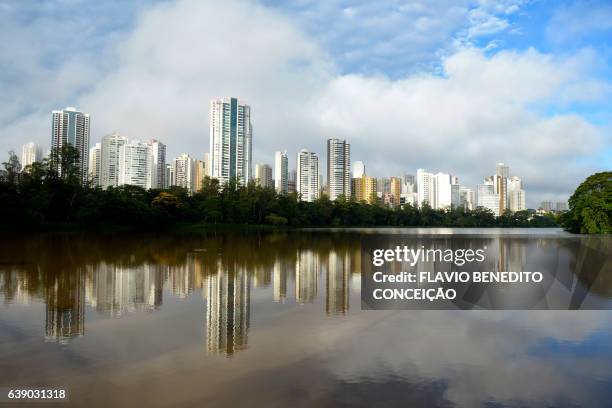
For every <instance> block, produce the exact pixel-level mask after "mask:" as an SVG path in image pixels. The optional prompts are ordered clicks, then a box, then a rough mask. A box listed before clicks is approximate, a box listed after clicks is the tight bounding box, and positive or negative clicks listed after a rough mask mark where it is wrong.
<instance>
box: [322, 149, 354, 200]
mask: <svg viewBox="0 0 612 408" xmlns="http://www.w3.org/2000/svg"><path fill="white" fill-rule="evenodd" d="M327 188H328V190H329V199H330V200H336V199H337V198H338V197H340V196H344V197H345V198H349V197H350V196H351V145H350V144H349V143H348V142H347V141H346V140H339V139H328V140H327Z"/></svg>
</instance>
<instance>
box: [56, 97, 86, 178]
mask: <svg viewBox="0 0 612 408" xmlns="http://www.w3.org/2000/svg"><path fill="white" fill-rule="evenodd" d="M89 127H90V126H89V114H88V113H83V112H79V111H77V110H76V108H73V107H67V108H66V109H64V110H55V111H53V112H51V149H52V150H53V149H61V148H62V147H63V146H65V145H71V146H73V147H74V148H75V149H76V150H77V152H78V153H79V158H78V162H77V167H78V169H79V176H80V178H81V180H82V182H83V184H85V183H86V182H87V177H88V175H89V172H88V170H87V166H88V165H89ZM57 165H58V170H59V173H60V174H61V173H62V169H61V166H60V163H57Z"/></svg>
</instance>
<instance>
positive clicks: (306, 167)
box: [296, 149, 319, 202]
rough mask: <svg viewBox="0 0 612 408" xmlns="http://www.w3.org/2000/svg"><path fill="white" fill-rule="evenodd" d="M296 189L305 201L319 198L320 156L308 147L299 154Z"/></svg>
mask: <svg viewBox="0 0 612 408" xmlns="http://www.w3.org/2000/svg"><path fill="white" fill-rule="evenodd" d="M296 167H297V174H296V190H297V193H298V194H300V196H301V199H302V200H303V201H310V202H312V201H315V200H316V199H318V198H319V156H317V154H316V153H313V152H309V151H308V150H306V149H302V150H300V152H299V153H298V154H297V166H296Z"/></svg>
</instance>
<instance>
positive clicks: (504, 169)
mask: <svg viewBox="0 0 612 408" xmlns="http://www.w3.org/2000/svg"><path fill="white" fill-rule="evenodd" d="M495 175H496V176H499V177H503V178H508V177H510V167H508V166H507V165H505V164H504V163H497V166H495Z"/></svg>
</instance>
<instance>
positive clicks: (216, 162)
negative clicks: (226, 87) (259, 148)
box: [210, 98, 253, 185]
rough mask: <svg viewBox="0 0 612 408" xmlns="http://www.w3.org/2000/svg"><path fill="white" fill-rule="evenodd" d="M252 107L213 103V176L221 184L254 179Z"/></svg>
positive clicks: (236, 102)
mask: <svg viewBox="0 0 612 408" xmlns="http://www.w3.org/2000/svg"><path fill="white" fill-rule="evenodd" d="M252 140H253V126H252V124H251V107H250V106H249V105H246V104H244V103H242V102H241V101H239V100H238V99H236V98H223V99H215V100H213V101H211V102H210V172H211V177H213V178H216V179H218V180H219V181H220V182H221V184H225V183H227V182H228V181H229V180H230V179H232V178H237V179H238V180H239V182H240V183H241V184H243V185H244V184H246V183H248V181H249V180H251V179H252V178H253V172H252V164H251V153H252Z"/></svg>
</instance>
